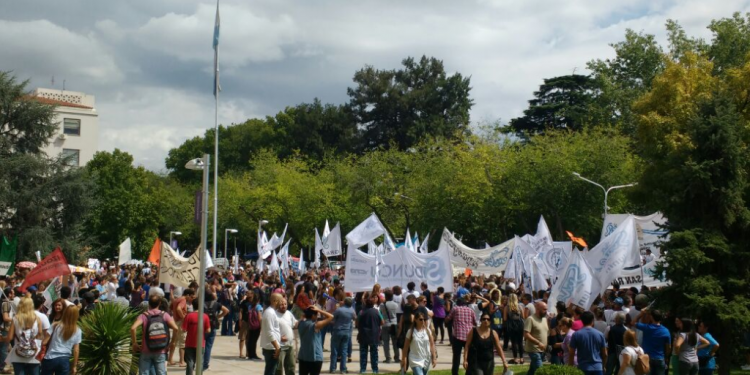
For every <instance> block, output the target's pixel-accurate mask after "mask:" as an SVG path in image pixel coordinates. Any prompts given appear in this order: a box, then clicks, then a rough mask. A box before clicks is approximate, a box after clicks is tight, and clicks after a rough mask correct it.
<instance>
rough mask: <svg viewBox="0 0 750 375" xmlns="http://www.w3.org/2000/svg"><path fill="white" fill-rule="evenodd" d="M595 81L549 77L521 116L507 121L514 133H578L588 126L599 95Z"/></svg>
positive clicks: (575, 75) (587, 78)
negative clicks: (570, 131)
mask: <svg viewBox="0 0 750 375" xmlns="http://www.w3.org/2000/svg"><path fill="white" fill-rule="evenodd" d="M598 91H599V90H598V87H597V85H596V81H595V80H594V79H592V78H591V77H589V76H584V75H580V74H572V75H568V76H560V77H554V78H548V79H545V80H544V84H542V85H541V86H539V90H538V91H535V92H534V99H532V100H529V108H528V109H526V110H524V111H523V114H524V115H523V117H519V118H515V119H513V120H511V121H510V124H509V125H510V126H509V128H510V129H512V131H514V132H516V133H526V134H540V133H544V132H545V131H547V130H552V129H568V130H581V129H583V128H584V127H585V126H586V125H590V124H591V119H590V118H589V113H590V112H591V111H590V109H591V108H590V107H591V104H592V102H593V101H594V99H595V97H596V95H597V94H598Z"/></svg>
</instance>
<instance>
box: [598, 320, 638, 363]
mask: <svg viewBox="0 0 750 375" xmlns="http://www.w3.org/2000/svg"><path fill="white" fill-rule="evenodd" d="M626 316H627V315H626V314H625V312H624V311H618V312H617V313H615V314H614V318H613V321H614V323H615V325H613V326H612V327H610V328H609V330H608V331H607V335H606V336H605V337H606V338H607V353H608V354H609V355H608V356H607V375H612V374H619V373H620V363H621V362H622V361H621V359H620V351H621V349H620V348H622V347H624V346H626V345H628V344H625V338H624V337H625V333H626V332H628V329H627V328H626V327H625V317H626ZM633 338H634V339H635V333H634V334H633ZM631 346H633V345H631ZM635 346H638V343H637V341H636V345H635ZM631 355H632V353H631Z"/></svg>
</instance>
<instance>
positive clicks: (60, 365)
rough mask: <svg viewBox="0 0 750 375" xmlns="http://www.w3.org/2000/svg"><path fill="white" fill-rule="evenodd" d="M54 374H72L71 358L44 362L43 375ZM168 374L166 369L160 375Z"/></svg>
mask: <svg viewBox="0 0 750 375" xmlns="http://www.w3.org/2000/svg"><path fill="white" fill-rule="evenodd" d="M162 355H163V354H162ZM141 356H143V354H141ZM141 358H142V357H141ZM162 362H163V361H162ZM52 374H55V375H68V374H70V357H68V356H63V357H57V358H53V359H45V360H43V361H42V375H52ZM146 374H147V375H148V373H146ZM166 374H167V368H166V367H165V368H164V372H163V373H160V374H159V375H166ZM141 375H143V372H141Z"/></svg>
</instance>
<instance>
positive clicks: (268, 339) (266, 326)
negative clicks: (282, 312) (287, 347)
mask: <svg viewBox="0 0 750 375" xmlns="http://www.w3.org/2000/svg"><path fill="white" fill-rule="evenodd" d="M273 341H276V342H277V343H278V344H279V345H281V328H280V327H279V318H278V316H277V315H276V310H275V309H274V308H272V307H270V306H269V307H267V308H266V310H265V311H263V317H262V318H261V321H260V347H261V349H266V350H274V349H275V348H274V346H273Z"/></svg>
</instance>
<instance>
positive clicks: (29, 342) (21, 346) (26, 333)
mask: <svg viewBox="0 0 750 375" xmlns="http://www.w3.org/2000/svg"><path fill="white" fill-rule="evenodd" d="M36 324H37V321H34V325H35V326H36ZM20 331H21V334H20V335H16V338H17V339H18V342H16V345H14V346H13V350H15V351H16V354H17V355H18V356H19V357H21V358H34V357H35V356H36V353H37V352H38V351H39V347H37V345H36V339H35V338H34V333H33V327H32V328H31V329H24V330H20Z"/></svg>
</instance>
